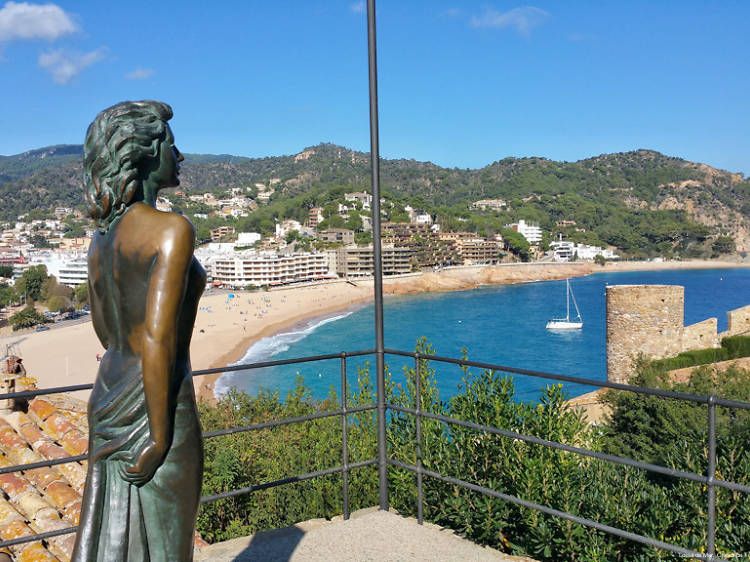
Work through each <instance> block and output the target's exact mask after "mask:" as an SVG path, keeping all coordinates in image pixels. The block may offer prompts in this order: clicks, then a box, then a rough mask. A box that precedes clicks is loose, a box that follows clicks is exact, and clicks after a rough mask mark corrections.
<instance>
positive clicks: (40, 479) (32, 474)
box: [23, 466, 69, 490]
mask: <svg viewBox="0 0 750 562" xmlns="http://www.w3.org/2000/svg"><path fill="white" fill-rule="evenodd" d="M23 475H24V477H26V479H27V480H28V481H29V482H31V483H32V484H33V485H34V486H36V487H37V488H38V489H40V490H46V489H47V487H48V486H49V485H50V484H52V483H53V482H64V483H65V484H66V485H69V484H68V483H67V482H65V478H63V476H62V475H61V474H60V473H59V472H57V471H55V470H54V469H53V468H52V467H49V466H45V467H42V468H33V469H31V470H24V471H23Z"/></svg>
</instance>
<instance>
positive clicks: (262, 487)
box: [0, 459, 378, 548]
mask: <svg viewBox="0 0 750 562" xmlns="http://www.w3.org/2000/svg"><path fill="white" fill-rule="evenodd" d="M377 462H378V460H377V459H371V460H368V461H361V462H356V463H351V464H348V465H346V466H337V467H334V468H327V469H324V470H318V471H316V472H308V473H307V474H301V475H299V476H292V477H290V478H284V479H282V480H275V481H273V482H266V483H264V484H258V485H256V486H251V487H249V488H242V489H241V490H233V491H231V492H224V493H222V494H216V495H214V496H205V497H203V498H201V503H210V502H214V501H218V500H221V499H225V498H229V497H233V496H238V495H241V494H247V493H250V492H256V491H259V490H265V489H267V488H274V487H276V486H282V485H284V484H290V483H293V482H302V481H304V480H310V479H312V478H318V477H320V476H327V475H328V474H335V473H337V472H343V471H344V470H354V469H357V468H362V467H365V466H370V465H374V464H377ZM77 530H78V527H67V528H65V529H58V530H56V531H48V532H46V533H39V534H36V535H29V536H28V537H20V538H17V539H9V540H6V541H2V542H0V548H4V547H9V546H14V545H17V544H23V543H27V542H34V541H41V540H45V539H49V538H53V537H57V536H60V535H67V534H69V533H75V532H76V531H77Z"/></svg>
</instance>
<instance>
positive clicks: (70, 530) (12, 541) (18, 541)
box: [0, 527, 78, 548]
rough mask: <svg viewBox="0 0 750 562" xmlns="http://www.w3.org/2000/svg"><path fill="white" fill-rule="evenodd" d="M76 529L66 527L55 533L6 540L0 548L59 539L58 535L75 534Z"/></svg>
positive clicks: (49, 532)
mask: <svg viewBox="0 0 750 562" xmlns="http://www.w3.org/2000/svg"><path fill="white" fill-rule="evenodd" d="M77 530H78V527H66V528H65V529H57V530H56V531H47V532H46V533H39V534H38V535H29V536H28V537H19V538H17V539H8V540H7V541H2V542H0V548H5V547H8V546H14V545H17V544H23V543H27V542H34V541H42V540H45V539H51V538H54V537H59V536H60V535H68V534H70V533H75V532H76V531H77Z"/></svg>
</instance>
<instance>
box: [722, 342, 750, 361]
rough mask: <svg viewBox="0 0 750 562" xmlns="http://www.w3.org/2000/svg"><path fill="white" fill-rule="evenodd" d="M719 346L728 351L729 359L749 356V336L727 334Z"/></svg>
mask: <svg viewBox="0 0 750 562" xmlns="http://www.w3.org/2000/svg"><path fill="white" fill-rule="evenodd" d="M721 347H723V348H725V349H726V350H727V352H728V353H729V358H730V359H736V358H738V357H750V336H729V337H726V338H724V339H722V340H721Z"/></svg>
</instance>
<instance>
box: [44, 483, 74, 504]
mask: <svg viewBox="0 0 750 562" xmlns="http://www.w3.org/2000/svg"><path fill="white" fill-rule="evenodd" d="M44 493H45V495H46V496H48V497H49V499H50V503H51V504H52V505H55V506H57V507H58V508H62V509H65V508H66V507H69V506H71V505H72V504H74V503H75V502H77V501H80V500H81V496H80V494H78V493H76V491H75V490H73V488H71V487H70V486H68V485H67V484H66V483H65V482H60V481H59V480H58V481H57V482H53V483H52V484H50V485H49V486H47V489H46V490H44Z"/></svg>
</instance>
